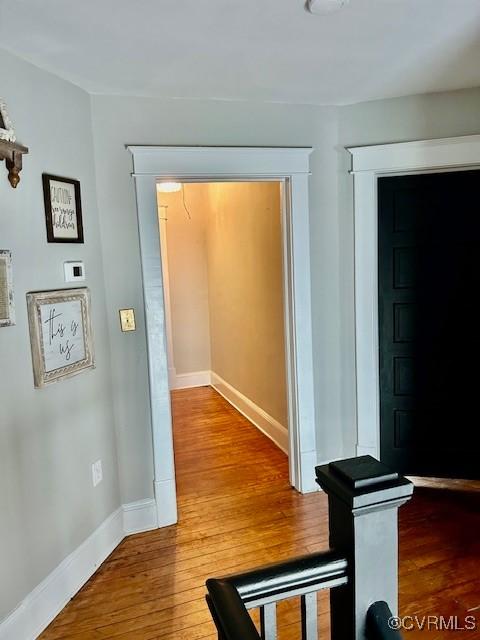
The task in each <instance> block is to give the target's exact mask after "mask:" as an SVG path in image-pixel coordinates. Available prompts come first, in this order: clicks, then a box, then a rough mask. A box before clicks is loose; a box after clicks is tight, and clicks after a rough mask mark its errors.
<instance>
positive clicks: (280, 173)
mask: <svg viewBox="0 0 480 640" xmlns="http://www.w3.org/2000/svg"><path fill="white" fill-rule="evenodd" d="M127 148H128V150H129V151H130V153H131V154H132V157H133V174H132V175H133V177H134V179H135V190H136V197H137V214H138V227H139V238H140V255H141V264H142V277H143V293H144V301H145V325H146V326H145V328H146V338H147V354H148V373H149V391H150V405H151V425H152V445H153V447H152V448H153V470H154V479H153V485H154V495H155V503H156V510H157V523H158V526H159V527H161V526H167V525H170V524H173V523H175V522H176V521H177V503H176V486H175V463H174V451H173V434H172V415H171V405H170V384H169V375H168V354H167V352H168V349H167V344H168V340H167V327H166V322H165V303H164V289H163V279H162V269H161V252H160V231H159V220H158V218H159V215H158V202H157V186H156V185H157V183H158V182H161V181H171V182H180V183H190V182H265V181H272V180H273V181H276V182H278V183H280V184H281V209H282V247H283V264H284V271H283V273H284V291H285V296H284V301H285V305H286V313H285V336H286V351H287V359H288V362H289V363H290V365H289V366H288V367H287V388H288V391H289V399H288V450H289V458H288V463H289V465H288V466H289V478H290V483H291V485H292V486H293V487H295V488H296V489H297V490H298V491H300V492H301V493H306V492H309V491H316V490H317V486H316V483H315V473H314V469H315V465H316V464H317V450H316V435H315V400H314V383H313V344H312V314H311V275H310V214H309V204H308V179H309V174H310V169H309V156H310V153H311V151H312V149H311V148H301V147H281V148H277V147H268V148H265V147H155V146H128V147H127Z"/></svg>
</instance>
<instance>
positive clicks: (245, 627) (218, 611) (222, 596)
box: [207, 578, 260, 640]
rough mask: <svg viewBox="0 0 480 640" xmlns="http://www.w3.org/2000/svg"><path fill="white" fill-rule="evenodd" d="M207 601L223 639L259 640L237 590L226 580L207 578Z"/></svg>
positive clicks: (220, 636)
mask: <svg viewBox="0 0 480 640" xmlns="http://www.w3.org/2000/svg"><path fill="white" fill-rule="evenodd" d="M207 589H208V595H207V603H208V606H209V608H210V612H211V614H212V618H213V620H214V622H215V625H216V627H217V629H218V632H219V638H224V639H225V640H260V636H259V635H258V631H257V629H256V627H255V625H254V624H253V621H252V619H251V618H250V616H249V614H248V611H247V609H246V608H245V605H244V604H243V602H242V599H241V598H240V596H239V594H238V591H237V590H236V589H235V587H234V586H233V585H232V584H230V582H229V581H228V580H223V579H219V580H217V579H215V578H210V579H209V580H207Z"/></svg>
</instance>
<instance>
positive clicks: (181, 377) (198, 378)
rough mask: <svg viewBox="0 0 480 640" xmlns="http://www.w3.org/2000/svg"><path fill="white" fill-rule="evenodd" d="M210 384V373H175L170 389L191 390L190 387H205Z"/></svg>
mask: <svg viewBox="0 0 480 640" xmlns="http://www.w3.org/2000/svg"><path fill="white" fill-rule="evenodd" d="M209 384H210V371H192V372H191V373H177V374H176V376H175V380H174V382H173V384H172V385H171V386H170V389H191V388H192V387H206V386H208V385H209Z"/></svg>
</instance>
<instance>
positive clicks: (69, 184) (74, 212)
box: [42, 173, 83, 243]
mask: <svg viewBox="0 0 480 640" xmlns="http://www.w3.org/2000/svg"><path fill="white" fill-rule="evenodd" d="M42 180H43V199H44V202H45V220H46V223H47V240H48V242H80V243H82V242H83V220H82V200H81V196H80V182H79V181H78V180H72V179H70V178H60V177H59V176H51V175H49V174H47V173H44V174H43V176H42Z"/></svg>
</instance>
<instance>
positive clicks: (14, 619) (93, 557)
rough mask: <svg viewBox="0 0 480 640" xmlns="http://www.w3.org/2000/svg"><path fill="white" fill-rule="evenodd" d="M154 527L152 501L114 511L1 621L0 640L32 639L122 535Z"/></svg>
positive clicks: (92, 572)
mask: <svg viewBox="0 0 480 640" xmlns="http://www.w3.org/2000/svg"><path fill="white" fill-rule="evenodd" d="M157 526H158V524H157V508H156V504H155V500H153V499H146V500H139V501H138V502H132V503H130V504H125V505H123V506H122V507H120V508H119V509H117V510H116V511H114V512H113V513H112V514H111V515H110V516H109V517H108V518H107V519H106V520H104V521H103V522H102V524H101V525H100V526H99V527H98V528H97V529H95V531H94V532H93V533H92V534H91V535H90V536H89V537H88V538H87V539H86V540H84V542H82V544H81V545H80V546H79V547H77V549H75V551H73V552H72V553H71V554H70V555H69V556H67V557H66V558H65V559H64V560H63V561H62V562H61V563H60V564H59V565H58V566H57V567H56V568H55V569H54V570H53V571H52V572H51V573H50V574H49V575H48V576H47V577H46V578H45V579H44V580H42V582H41V583H40V584H39V585H38V586H37V587H35V589H34V590H33V591H31V592H30V593H29V594H28V595H27V597H26V598H25V599H24V600H23V601H22V602H21V603H20V604H19V605H18V607H17V608H16V609H15V610H14V611H12V613H11V614H10V615H9V616H7V617H6V618H5V619H4V620H3V621H2V622H0V640H19V639H20V638H21V640H35V639H36V638H37V637H38V636H39V635H40V634H41V633H42V631H43V630H44V629H45V628H46V627H47V626H48V625H49V624H50V623H51V622H52V620H53V619H54V618H55V617H56V616H57V615H58V614H59V613H60V611H61V610H62V609H63V608H64V607H65V605H66V604H67V603H68V602H69V600H70V599H71V598H73V596H74V595H75V594H76V593H77V591H79V590H80V589H81V588H82V587H83V585H84V584H85V583H86V582H87V580H88V579H89V578H91V576H92V575H93V574H94V573H95V571H96V570H97V569H98V568H99V566H100V565H101V564H102V563H103V562H104V561H105V560H106V559H107V557H108V556H109V555H110V554H111V553H112V551H113V550H114V549H115V547H117V546H118V545H119V544H120V542H121V541H122V540H123V539H124V538H125V536H127V535H130V534H132V533H139V532H141V531H148V530H150V529H155V528H156V527H157Z"/></svg>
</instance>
